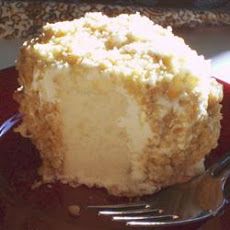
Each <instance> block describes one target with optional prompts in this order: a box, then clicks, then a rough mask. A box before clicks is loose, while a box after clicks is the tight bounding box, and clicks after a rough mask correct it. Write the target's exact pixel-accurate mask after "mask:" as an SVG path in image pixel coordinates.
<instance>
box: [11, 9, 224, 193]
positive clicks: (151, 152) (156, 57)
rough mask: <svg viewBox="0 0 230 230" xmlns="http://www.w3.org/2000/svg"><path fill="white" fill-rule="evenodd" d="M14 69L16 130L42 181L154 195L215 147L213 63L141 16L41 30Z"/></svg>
mask: <svg viewBox="0 0 230 230" xmlns="http://www.w3.org/2000/svg"><path fill="white" fill-rule="evenodd" d="M17 69H18V72H19V79H18V81H19V84H20V85H21V88H20V89H21V90H19V91H18V92H16V93H15V99H16V100H17V101H18V102H19V105H20V108H19V110H20V112H21V113H22V114H23V122H22V124H21V125H20V126H19V127H18V128H17V131H18V132H20V133H21V135H22V136H24V137H28V138H30V139H31V141H32V142H33V143H34V144H35V146H36V147H37V148H38V150H39V151H40V156H41V159H42V165H41V167H40V168H39V171H38V173H39V174H40V175H41V178H42V182H44V183H47V182H54V181H56V180H59V181H61V182H63V183H68V184H69V185H71V186H77V185H79V184H85V185H87V186H89V187H93V186H96V187H103V188H106V189H107V191H108V192H109V193H111V194H113V195H117V196H128V197H132V196H140V195H144V194H151V193H154V192H156V191H158V190H159V189H161V188H162V187H165V186H168V185H171V184H174V183H179V182H184V181H187V180H189V179H190V178H191V177H193V176H195V175H197V174H199V173H201V172H202V171H203V170H204V164H203V162H204V157H205V156H206V155H207V154H208V153H209V152H210V151H211V149H213V148H215V147H216V146H217V140H218V137H219V134H220V120H221V113H220V109H221V104H220V102H221V100H222V87H221V85H220V84H219V83H217V82H216V80H215V79H213V78H211V77H210V63H209V61H207V60H205V59H204V57H203V56H199V55H198V54H197V53H196V52H195V51H194V50H192V49H191V48H190V47H189V46H187V45H186V44H185V43H184V41H183V39H181V38H179V37H177V36H175V35H174V34H173V33H172V31H171V28H167V29H165V28H163V27H161V26H159V25H156V24H154V23H153V22H152V21H151V20H150V19H148V18H147V17H144V16H141V15H140V14H138V13H137V14H132V15H127V14H121V15H119V16H116V17H107V16H105V15H103V14H101V13H87V14H86V15H85V16H84V17H82V18H80V19H76V20H73V21H65V22H58V23H55V24H47V25H45V26H44V27H43V30H42V33H41V34H40V36H38V37H36V38H33V39H31V40H30V41H27V42H25V43H24V45H23V47H22V49H21V51H20V55H19V57H18V61H17Z"/></svg>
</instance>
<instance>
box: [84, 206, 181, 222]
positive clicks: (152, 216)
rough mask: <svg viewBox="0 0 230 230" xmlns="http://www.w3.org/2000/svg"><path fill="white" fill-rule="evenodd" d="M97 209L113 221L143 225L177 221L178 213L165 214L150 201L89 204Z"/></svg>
mask: <svg viewBox="0 0 230 230" xmlns="http://www.w3.org/2000/svg"><path fill="white" fill-rule="evenodd" d="M88 208H90V209H96V210H97V211H98V215H104V216H111V217H112V220H113V221H121V222H126V224H127V225H132V226H141V225H146V226H147V225H148V223H152V225H151V226H153V225H159V223H160V222H159V221H161V222H164V221H168V222H171V221H175V220H176V219H178V218H179V216H177V215H168V214H164V211H163V210H162V209H156V208H151V205H149V204H148V203H128V204H119V205H103V206H89V207H88Z"/></svg>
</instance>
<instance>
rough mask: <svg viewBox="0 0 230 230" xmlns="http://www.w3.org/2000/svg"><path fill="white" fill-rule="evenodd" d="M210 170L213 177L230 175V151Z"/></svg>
mask: <svg viewBox="0 0 230 230" xmlns="http://www.w3.org/2000/svg"><path fill="white" fill-rule="evenodd" d="M209 171H210V174H211V175H212V176H213V177H219V176H223V177H228V176H230V152H227V153H226V154H224V155H223V156H222V157H221V158H220V160H219V161H218V162H217V163H215V164H214V165H213V166H212V167H211V168H210V169H209Z"/></svg>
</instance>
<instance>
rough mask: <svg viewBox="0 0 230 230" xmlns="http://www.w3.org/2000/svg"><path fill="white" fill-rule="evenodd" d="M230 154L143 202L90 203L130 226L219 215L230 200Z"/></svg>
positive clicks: (163, 223) (99, 211)
mask: <svg viewBox="0 0 230 230" xmlns="http://www.w3.org/2000/svg"><path fill="white" fill-rule="evenodd" d="M229 176H230V153H227V154H225V155H224V157H222V158H221V159H220V160H219V161H218V162H217V163H216V164H214V165H213V166H212V167H210V168H209V169H208V170H206V171H205V172H204V173H203V174H202V175H200V176H197V177H196V178H194V179H193V180H191V181H190V182H187V183H183V184H177V185H174V186H171V187H168V188H166V189H164V190H162V191H160V192H159V193H157V194H155V195H154V196H153V197H152V198H150V199H147V200H145V201H141V202H135V203H127V204H118V205H104V206H89V207H88V208H90V209H96V210H97V211H98V214H99V215H105V216H111V217H112V220H114V221H122V222H125V223H126V224H127V225H129V226H151V227H153V226H171V225H181V224H187V223H193V222H197V221H201V220H204V219H207V218H209V217H212V216H216V215H217V214H219V213H220V212H221V210H223V208H224V207H225V206H226V205H227V204H228V203H229V196H230V189H229V188H230V186H227V183H226V181H227V179H228V177H229Z"/></svg>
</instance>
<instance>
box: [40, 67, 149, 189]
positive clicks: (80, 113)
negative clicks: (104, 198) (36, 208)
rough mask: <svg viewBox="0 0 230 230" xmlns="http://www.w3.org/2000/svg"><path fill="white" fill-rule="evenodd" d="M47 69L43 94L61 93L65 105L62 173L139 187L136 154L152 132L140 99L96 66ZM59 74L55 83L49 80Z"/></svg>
mask: <svg viewBox="0 0 230 230" xmlns="http://www.w3.org/2000/svg"><path fill="white" fill-rule="evenodd" d="M46 74H47V76H44V77H43V79H44V80H43V82H40V83H39V84H40V85H42V86H43V89H44V90H47V91H49V89H50V92H49V94H47V93H46V94H44V95H43V96H46V97H47V98H46V100H47V101H49V100H51V101H55V100H54V95H56V96H58V103H59V106H60V111H61V113H60V116H61V119H62V124H61V125H62V131H63V142H64V147H65V152H64V175H63V178H64V179H66V180H77V181H78V182H79V183H83V184H87V185H89V186H91V185H98V186H105V187H107V188H108V187H110V188H112V187H115V188H116V187H118V188H119V190H123V191H129V190H133V189H135V187H136V186H137V180H136V179H134V178H133V176H132V175H142V174H141V173H140V172H136V173H135V172H134V171H135V170H138V169H137V167H136V166H134V164H133V162H132V161H134V160H135V159H134V157H133V155H135V156H137V155H139V154H142V153H143V149H144V147H145V146H146V144H147V142H148V138H150V137H151V129H150V126H149V124H148V123H147V121H146V120H145V117H144V115H143V111H142V110H141V108H140V106H139V105H138V104H137V102H136V101H135V99H134V98H133V97H132V96H131V95H129V94H128V92H127V91H126V90H125V89H124V88H122V86H118V85H117V84H114V83H113V82H112V81H111V78H110V79H109V78H107V77H106V76H100V74H99V73H98V72H97V71H92V70H91V71H90V72H88V73H81V74H79V73H78V74H77V73H75V72H72V71H67V70H65V71H63V74H62V75H61V74H60V72H59V75H58V76H57V75H56V76H51V75H52V71H51V70H49V71H47V73H46ZM55 74H56V72H55V71H54V72H53V75H55ZM92 74H93V75H94V77H92ZM48 75H49V76H48ZM90 75H91V76H90ZM54 78H55V81H53V82H56V84H57V85H56V86H54V85H52V84H51V85H50V83H51V82H50V80H47V79H54ZM50 95H53V97H51V96H50ZM135 164H136V163H135ZM142 179H143V178H142ZM138 181H141V178H140V176H139V178H138ZM140 186H141V185H140Z"/></svg>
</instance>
